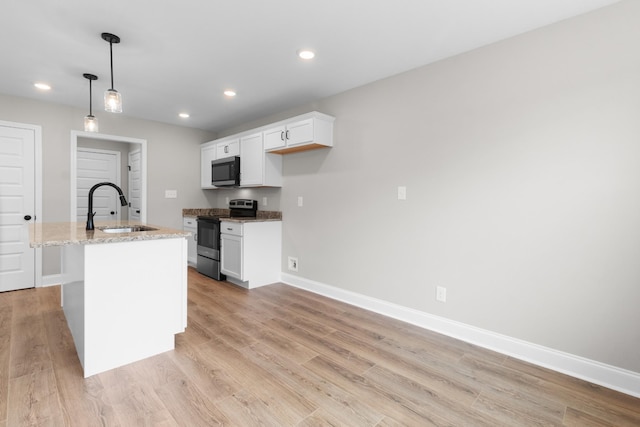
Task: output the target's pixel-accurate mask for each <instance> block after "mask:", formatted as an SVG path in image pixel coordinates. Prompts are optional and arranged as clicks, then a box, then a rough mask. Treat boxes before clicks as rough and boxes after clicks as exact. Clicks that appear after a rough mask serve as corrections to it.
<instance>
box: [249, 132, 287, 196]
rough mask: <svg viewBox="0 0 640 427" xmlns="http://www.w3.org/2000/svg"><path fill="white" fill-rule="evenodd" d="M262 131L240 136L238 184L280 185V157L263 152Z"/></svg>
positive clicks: (251, 185)
mask: <svg viewBox="0 0 640 427" xmlns="http://www.w3.org/2000/svg"><path fill="white" fill-rule="evenodd" d="M262 144H263V141H262V132H258V133H254V134H251V135H246V136H243V137H241V138H240V186H241V187H263V186H265V187H266V186H268V187H281V186H282V157H280V156H278V155H275V154H268V153H265V152H264V148H263V145H262Z"/></svg>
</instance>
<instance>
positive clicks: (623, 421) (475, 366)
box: [460, 356, 640, 427]
mask: <svg viewBox="0 0 640 427" xmlns="http://www.w3.org/2000/svg"><path fill="white" fill-rule="evenodd" d="M460 363H461V364H462V365H467V366H468V367H470V368H471V369H472V370H473V372H474V374H475V375H476V376H477V377H478V378H479V379H480V380H481V381H482V382H484V383H485V384H486V387H487V388H493V389H494V390H496V391H502V392H509V393H512V394H514V395H519V394H524V395H527V396H528V398H529V399H531V396H543V397H544V399H548V400H553V401H556V402H558V403H559V404H561V405H565V406H568V407H572V408H574V409H577V410H579V411H582V412H585V413H587V414H591V415H593V416H595V417H597V418H600V419H603V420H605V421H606V422H611V423H613V424H616V425H618V426H621V427H622V426H625V427H626V426H628V427H631V426H637V425H640V423H639V420H640V416H639V415H638V414H637V413H636V412H635V411H631V410H628V409H626V408H624V407H621V406H618V405H612V404H607V403H606V402H604V401H603V400H600V399H597V398H594V397H593V396H585V395H584V394H582V393H579V392H576V390H571V389H570V388H566V387H564V386H561V385H559V384H558V383H557V382H558V381H563V380H562V377H564V375H562V374H559V373H554V374H555V375H553V376H552V377H551V378H553V380H552V381H549V380H547V379H543V378H541V375H538V376H536V375H531V374H530V373H529V372H527V370H525V369H523V370H518V369H513V368H511V367H510V366H511V365H512V364H510V366H506V365H505V364H503V365H496V364H494V363H492V362H488V361H485V360H481V359H478V358H475V357H469V356H465V357H463V358H462V360H461V362H460ZM574 380H575V379H571V380H570V381H571V382H573V381H574ZM594 387H597V386H595V385H594ZM628 397H630V396H625V398H624V399H621V401H622V402H627V401H628ZM637 400H638V403H639V404H640V399H637Z"/></svg>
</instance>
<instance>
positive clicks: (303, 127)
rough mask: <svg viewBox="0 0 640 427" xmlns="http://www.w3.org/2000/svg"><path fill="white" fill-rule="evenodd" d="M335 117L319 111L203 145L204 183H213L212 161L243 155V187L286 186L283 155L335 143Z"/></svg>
mask: <svg viewBox="0 0 640 427" xmlns="http://www.w3.org/2000/svg"><path fill="white" fill-rule="evenodd" d="M334 120H335V118H334V117H331V116H328V115H326V114H322V113H318V112H317V111H314V112H311V113H307V114H303V115H301V116H296V117H292V118H290V119H288V120H283V121H281V122H277V123H273V124H270V125H267V126H262V127H260V128H256V129H252V130H249V131H246V132H242V133H239V134H236V135H231V136H227V137H224V138H222V139H218V140H215V141H211V142H207V143H204V144H202V145H201V147H200V150H201V157H200V159H201V186H202V188H211V189H213V188H218V187H216V186H214V185H211V161H212V160H217V159H224V158H226V157H232V156H240V186H241V187H282V156H281V155H280V154H286V153H295V152H298V151H305V150H312V149H316V148H325V147H332V146H333V121H334Z"/></svg>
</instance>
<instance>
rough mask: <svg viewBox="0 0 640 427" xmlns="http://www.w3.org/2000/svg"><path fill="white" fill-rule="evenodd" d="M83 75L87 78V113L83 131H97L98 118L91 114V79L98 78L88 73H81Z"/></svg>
mask: <svg viewBox="0 0 640 427" xmlns="http://www.w3.org/2000/svg"><path fill="white" fill-rule="evenodd" d="M83 76H84V78H85V79H87V80H89V115H88V116H85V118H84V131H85V132H98V119H97V118H95V117H94V116H93V109H92V108H91V104H92V97H91V82H92V81H93V80H98V76H96V75H93V74H88V73H85V74H83Z"/></svg>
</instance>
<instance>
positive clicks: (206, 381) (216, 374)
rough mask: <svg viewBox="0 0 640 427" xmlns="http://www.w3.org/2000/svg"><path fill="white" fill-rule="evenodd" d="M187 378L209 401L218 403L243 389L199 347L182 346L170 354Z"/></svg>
mask: <svg viewBox="0 0 640 427" xmlns="http://www.w3.org/2000/svg"><path fill="white" fill-rule="evenodd" d="M169 357H171V358H172V359H173V360H174V362H175V363H176V365H177V366H179V368H180V370H181V371H182V372H183V373H184V375H185V377H186V378H189V379H190V380H191V381H193V383H194V385H195V386H196V387H198V389H199V390H201V391H202V392H203V393H204V394H205V395H206V396H207V398H208V399H209V400H211V401H212V402H213V403H217V402H218V401H220V400H222V399H226V398H227V397H229V396H231V395H233V393H235V392H237V391H239V390H241V389H242V385H241V384H240V383H239V382H237V381H236V380H235V379H233V378H232V377H231V375H229V373H228V372H227V371H226V370H225V369H224V367H223V366H221V365H220V364H218V363H216V361H215V360H212V359H211V358H209V359H208V358H206V356H204V355H203V354H202V351H201V350H200V348H199V347H198V346H193V347H192V346H184V345H182V346H180V347H179V348H178V349H176V351H173V352H171V353H170V354H169Z"/></svg>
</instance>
